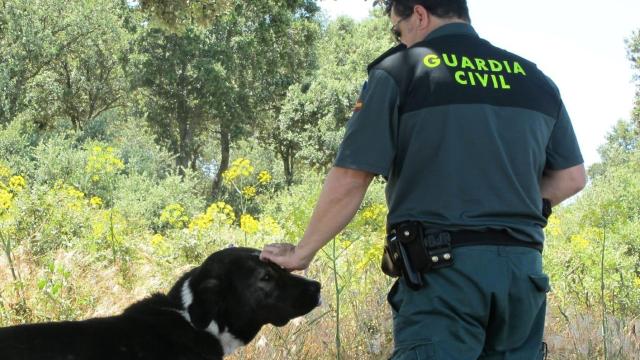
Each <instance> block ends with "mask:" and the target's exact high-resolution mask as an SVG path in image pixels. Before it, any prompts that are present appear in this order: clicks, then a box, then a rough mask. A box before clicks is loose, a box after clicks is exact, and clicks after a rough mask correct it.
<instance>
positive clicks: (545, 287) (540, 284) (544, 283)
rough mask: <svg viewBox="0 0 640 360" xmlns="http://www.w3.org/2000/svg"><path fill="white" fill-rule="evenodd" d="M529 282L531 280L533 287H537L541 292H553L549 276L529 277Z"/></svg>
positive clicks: (537, 275)
mask: <svg viewBox="0 0 640 360" xmlns="http://www.w3.org/2000/svg"><path fill="white" fill-rule="evenodd" d="M529 280H531V282H532V283H533V286H535V287H536V289H537V290H538V291H539V292H542V293H548V292H549V290H551V286H550V285H549V276H547V275H545V274H536V275H529Z"/></svg>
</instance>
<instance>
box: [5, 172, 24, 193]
mask: <svg viewBox="0 0 640 360" xmlns="http://www.w3.org/2000/svg"><path fill="white" fill-rule="evenodd" d="M25 187H27V181H26V180H25V179H24V178H23V177H22V176H20V175H17V176H13V177H11V179H9V188H11V190H13V191H22V189H24V188H25Z"/></svg>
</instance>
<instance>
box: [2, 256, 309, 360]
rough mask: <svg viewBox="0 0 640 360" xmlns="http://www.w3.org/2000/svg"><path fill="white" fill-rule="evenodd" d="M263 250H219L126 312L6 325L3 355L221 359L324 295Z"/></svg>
mask: <svg viewBox="0 0 640 360" xmlns="http://www.w3.org/2000/svg"><path fill="white" fill-rule="evenodd" d="M258 255H259V251H258V250H255V249H248V248H229V249H225V250H221V251H218V252H216V253H214V254H212V255H211V256H209V258H207V260H205V262H204V263H203V264H202V265H201V266H199V267H197V268H195V269H193V270H191V271H189V272H188V273H186V274H185V275H184V276H182V277H181V278H180V280H178V282H177V283H176V284H175V285H174V286H173V288H172V289H171V291H169V293H168V294H167V295H164V294H155V295H153V296H151V297H149V298H147V299H144V300H142V301H139V302H137V303H135V304H133V305H131V306H130V307H128V308H127V309H126V310H125V311H124V312H123V313H122V314H121V315H118V316H113V317H107V318H96V319H89V320H85V321H67V322H56V323H43V324H29V325H18V326H12V327H7V328H2V329H0V359H2V360H133V359H138V360H192V359H193V360H196V359H197V360H201V359H207V360H216V359H218V360H219V359H222V357H223V356H224V355H225V352H227V353H229V352H231V351H233V350H234V349H235V348H236V347H238V346H242V345H245V344H247V343H248V342H249V341H251V339H253V338H254V337H255V335H256V334H257V333H258V331H259V330H260V328H261V327H262V326H263V325H265V324H273V325H276V326H283V325H285V324H286V323H287V322H288V321H289V320H291V319H293V318H295V317H298V316H301V315H304V314H306V313H308V312H309V311H311V310H312V309H313V308H315V307H316V306H317V305H318V304H319V301H320V283H318V282H316V281H312V280H308V279H305V278H302V277H298V276H295V275H292V274H289V273H288V272H286V271H285V270H282V269H280V268H279V267H278V266H275V265H273V264H270V263H265V262H263V261H261V260H260V259H259V257H258Z"/></svg>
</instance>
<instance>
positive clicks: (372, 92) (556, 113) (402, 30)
mask: <svg viewBox="0 0 640 360" xmlns="http://www.w3.org/2000/svg"><path fill="white" fill-rule="evenodd" d="M385 4H386V6H387V7H386V9H387V12H388V13H389V15H390V20H391V22H392V25H393V27H392V31H393V33H394V35H395V36H396V37H397V39H398V40H399V42H400V43H401V44H400V45H398V46H397V47H395V48H393V49H390V50H389V51H387V52H386V53H385V54H383V55H382V56H381V57H380V58H379V59H377V60H376V61H374V62H373V63H372V64H371V65H370V66H369V68H368V71H369V79H368V82H367V83H366V84H365V86H364V87H363V90H362V93H361V95H360V98H359V100H358V103H357V105H356V109H355V111H354V114H353V116H352V118H351V120H350V121H349V124H348V127H347V131H346V134H345V137H344V140H343V142H342V144H341V146H340V150H339V152H338V155H337V158H336V161H335V164H334V167H333V168H332V169H331V170H330V172H329V174H328V175H327V178H326V180H325V184H324V187H323V190H322V192H321V195H320V198H319V200H318V203H317V205H316V208H315V210H314V213H313V215H312V217H311V220H310V223H309V225H308V227H307V230H306V232H305V234H304V236H303V238H302V240H301V241H300V242H299V243H298V244H297V245H296V246H293V245H288V244H272V245H267V246H265V248H264V249H263V252H262V258H263V259H265V260H269V261H273V262H275V263H277V264H279V265H280V266H282V267H284V268H286V269H289V270H300V269H305V268H307V267H308V266H309V263H310V262H311V260H312V259H313V257H314V256H315V254H316V252H317V251H318V250H319V249H320V248H321V247H322V246H324V245H325V244H326V243H327V242H328V241H330V239H332V238H333V237H334V236H335V235H336V234H337V233H338V232H340V231H341V230H342V229H343V228H344V227H345V226H346V225H347V224H348V222H349V221H351V219H352V217H353V216H354V214H355V213H356V211H357V209H358V207H359V206H360V203H361V201H362V198H363V196H364V194H365V192H366V190H367V187H368V185H369V183H370V182H371V180H372V178H373V177H374V176H376V175H381V176H383V177H384V178H385V179H387V181H388V183H387V187H386V195H387V203H388V207H389V214H388V217H387V224H388V225H387V226H388V229H389V232H390V237H389V244H390V245H389V246H390V247H391V246H392V245H393V246H394V247H393V249H396V250H395V251H394V252H392V253H393V254H395V256H396V257H393V262H394V263H395V265H396V266H399V267H401V268H402V277H401V278H400V279H399V280H398V281H397V282H396V284H395V285H394V287H393V288H392V289H391V291H390V293H389V303H390V305H391V307H392V311H393V317H394V341H395V349H394V353H393V356H392V359H460V360H469V359H540V358H541V356H542V334H543V329H544V317H545V304H546V292H547V291H548V289H549V284H548V281H549V279H548V277H547V276H546V275H545V274H544V273H543V271H542V257H541V251H542V245H543V240H544V235H543V231H542V228H543V227H544V226H545V225H546V217H548V215H549V212H550V208H551V206H553V205H556V204H558V203H560V202H561V201H563V200H565V199H567V198H569V197H570V196H572V195H574V194H576V193H577V192H578V191H580V190H581V189H582V188H583V187H584V186H585V183H586V176H585V170H584V166H583V160H582V157H581V154H580V150H579V148H578V144H577V141H576V138H575V135H574V132H573V128H572V126H571V121H570V119H569V116H568V114H567V112H566V110H565V107H564V105H563V103H562V100H561V98H560V94H559V91H558V89H557V88H556V87H555V85H554V84H553V82H552V81H551V80H550V79H548V78H547V77H546V76H545V75H544V74H543V73H542V72H541V71H540V70H538V69H537V67H536V65H535V64H533V63H531V62H530V61H527V60H526V59H524V58H521V57H519V56H517V55H514V54H512V53H509V52H507V51H505V50H502V49H499V48H496V47H494V46H493V45H491V44H490V43H489V42H487V41H486V40H483V39H481V38H480V37H479V36H478V35H477V34H476V32H475V31H474V29H473V28H472V27H471V25H470V20H469V13H468V10H467V5H466V1H465V0H387V1H386V2H385ZM543 199H544V201H543ZM416 224H418V225H416ZM407 229H410V231H409V230H407ZM403 236H404V237H403ZM399 238H400V239H401V241H396V240H398V239H399ZM394 244H395V245H394ZM398 244H400V245H398ZM402 251H404V253H402ZM400 255H403V256H404V257H403V256H400ZM407 264H409V265H407ZM412 269H413V270H415V271H414V272H412V271H411V270H412ZM412 274H413V276H411V275H412ZM416 274H417V275H416Z"/></svg>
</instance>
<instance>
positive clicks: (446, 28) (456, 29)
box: [423, 23, 478, 41]
mask: <svg viewBox="0 0 640 360" xmlns="http://www.w3.org/2000/svg"><path fill="white" fill-rule="evenodd" d="M446 35H470V36H475V37H477V36H478V33H477V32H476V31H475V30H474V28H473V26H471V25H470V24H467V23H450V24H446V25H442V26H440V27H439V28H437V29H435V30H433V31H432V32H431V33H429V35H427V37H426V38H424V40H423V41H427V40H432V39H435V38H437V37H440V36H446Z"/></svg>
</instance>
